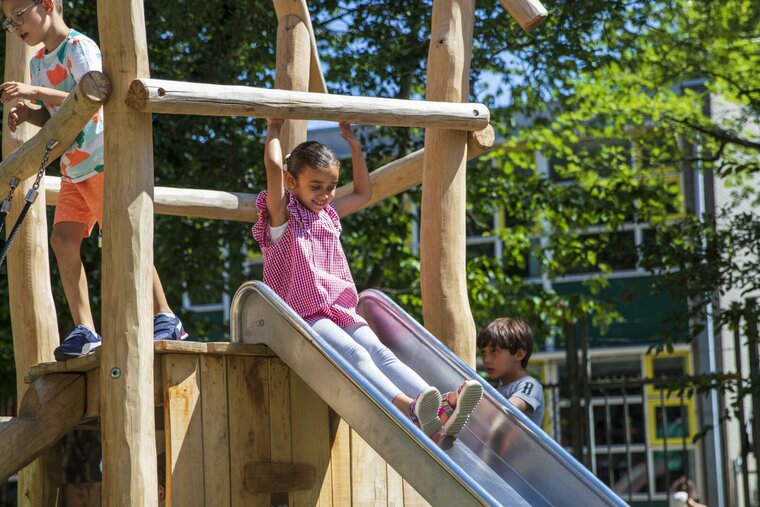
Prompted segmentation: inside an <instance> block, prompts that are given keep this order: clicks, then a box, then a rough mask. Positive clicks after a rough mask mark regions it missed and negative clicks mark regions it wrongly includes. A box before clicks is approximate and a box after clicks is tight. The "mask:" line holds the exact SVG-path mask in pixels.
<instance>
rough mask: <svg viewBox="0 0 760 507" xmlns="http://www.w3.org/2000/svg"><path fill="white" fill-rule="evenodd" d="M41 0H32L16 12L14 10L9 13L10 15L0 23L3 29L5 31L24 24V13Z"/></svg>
mask: <svg viewBox="0 0 760 507" xmlns="http://www.w3.org/2000/svg"><path fill="white" fill-rule="evenodd" d="M40 1H41V0H32V3H30V4H29V5H27V6H26V7H24V8H23V9H21V10H20V11H18V12H14V13H13V14H11V17H10V18H8V19H6V20H5V21H3V24H2V25H0V26H2V27H3V30H5V31H6V32H11V31H13V27H14V26H21V25H23V24H24V13H25V12H26V11H28V10H29V9H31V8H32V7H34V6H35V5H37V4H39V3H40Z"/></svg>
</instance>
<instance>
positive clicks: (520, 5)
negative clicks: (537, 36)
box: [501, 0, 549, 32]
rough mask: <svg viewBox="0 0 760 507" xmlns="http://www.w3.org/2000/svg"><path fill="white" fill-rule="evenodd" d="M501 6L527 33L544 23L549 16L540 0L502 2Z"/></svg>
mask: <svg viewBox="0 0 760 507" xmlns="http://www.w3.org/2000/svg"><path fill="white" fill-rule="evenodd" d="M501 5H503V6H504V8H505V9H506V10H507V12H508V13H509V14H511V15H512V17H513V18H515V20H516V21H517V22H518V23H519V24H520V26H521V27H522V29H523V30H525V31H526V32H530V31H531V30H533V29H534V28H536V27H537V26H538V25H540V24H541V23H543V22H544V20H545V19H546V16H548V15H549V13H548V12H547V11H546V9H545V8H544V6H543V5H541V2H540V1H539V0H501Z"/></svg>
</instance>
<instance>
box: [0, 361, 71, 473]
mask: <svg viewBox="0 0 760 507" xmlns="http://www.w3.org/2000/svg"><path fill="white" fill-rule="evenodd" d="M84 407H85V380H84V375H82V374H63V373H59V374H55V375H48V376H46V377H44V378H41V379H39V380H37V381H36V382H34V383H33V384H32V385H31V386H29V387H28V389H27V390H26V392H25V393H24V397H23V398H22V399H21V403H20V405H19V414H18V417H14V418H13V419H11V420H10V421H8V422H7V423H5V424H3V425H2V426H0V456H3V459H2V460H0V483H3V482H5V481H6V480H8V478H9V477H10V476H11V475H12V474H14V473H16V472H17V471H19V470H20V469H21V468H22V467H24V466H26V465H28V464H30V463H32V462H33V461H34V459H35V458H37V457H38V456H40V455H41V454H42V453H43V452H44V451H45V450H46V449H48V448H49V447H50V446H51V445H53V444H55V443H56V442H58V440H60V439H61V437H63V436H64V435H65V434H66V433H68V432H69V431H71V430H72V429H73V428H74V426H75V425H76V424H77V423H78V422H79V421H80V419H81V418H82V415H83V414H84ZM37 466H38V465H37ZM40 472H42V470H40Z"/></svg>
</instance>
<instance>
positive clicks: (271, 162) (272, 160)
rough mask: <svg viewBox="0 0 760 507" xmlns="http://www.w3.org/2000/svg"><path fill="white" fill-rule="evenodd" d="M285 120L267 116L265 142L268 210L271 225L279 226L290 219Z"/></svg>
mask: <svg viewBox="0 0 760 507" xmlns="http://www.w3.org/2000/svg"><path fill="white" fill-rule="evenodd" d="M282 122H283V120H281V119H276V118H267V139H266V141H265V143H264V167H266V170H267V211H269V225H270V226H272V227H277V226H278V225H282V224H284V223H285V222H287V221H288V202H287V200H286V199H285V182H284V178H285V176H284V174H283V167H282V147H281V146H280V128H281V127H282Z"/></svg>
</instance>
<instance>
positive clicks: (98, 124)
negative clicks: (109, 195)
mask: <svg viewBox="0 0 760 507" xmlns="http://www.w3.org/2000/svg"><path fill="white" fill-rule="evenodd" d="M30 67H31V74H32V79H31V82H32V85H34V86H43V87H45V88H55V89H56V90H61V91H65V92H70V91H71V90H73V89H74V86H76V84H77V83H78V82H79V80H80V79H81V78H82V76H83V75H85V74H86V73H88V72H90V71H93V70H96V71H102V69H103V64H102V61H101V56H100V49H99V48H98V45H97V44H95V42H93V41H92V39H90V38H89V37H87V36H86V35H83V34H81V33H79V32H77V31H76V30H71V31H69V34H68V35H67V36H66V39H64V41H63V42H61V44H60V46H58V47H57V48H56V49H55V50H54V51H51V52H50V53H47V54H46V53H45V48H44V47H43V48H42V49H40V50H39V51H38V52H37V54H36V55H34V57H33V58H32V60H31V62H30ZM37 103H38V104H39V105H42V106H44V107H45V108H46V109H47V110H48V112H49V113H50V116H53V115H54V114H55V112H56V111H57V110H58V108H59V107H60V106H57V105H52V104H47V103H45V102H43V101H37ZM102 171H103V109H102V108H101V109H100V110H98V112H97V113H96V114H95V116H93V117H92V119H90V121H89V122H87V125H85V127H84V129H83V130H82V131H81V132H80V133H79V135H78V136H77V138H76V139H75V140H74V142H73V143H72V144H71V146H69V147H68V149H67V150H66V153H64V154H63V156H61V174H62V176H63V178H64V179H66V180H69V181H71V182H73V183H77V182H79V181H84V180H86V179H87V178H90V177H92V176H95V175H96V174H97V173H99V172H102Z"/></svg>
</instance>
